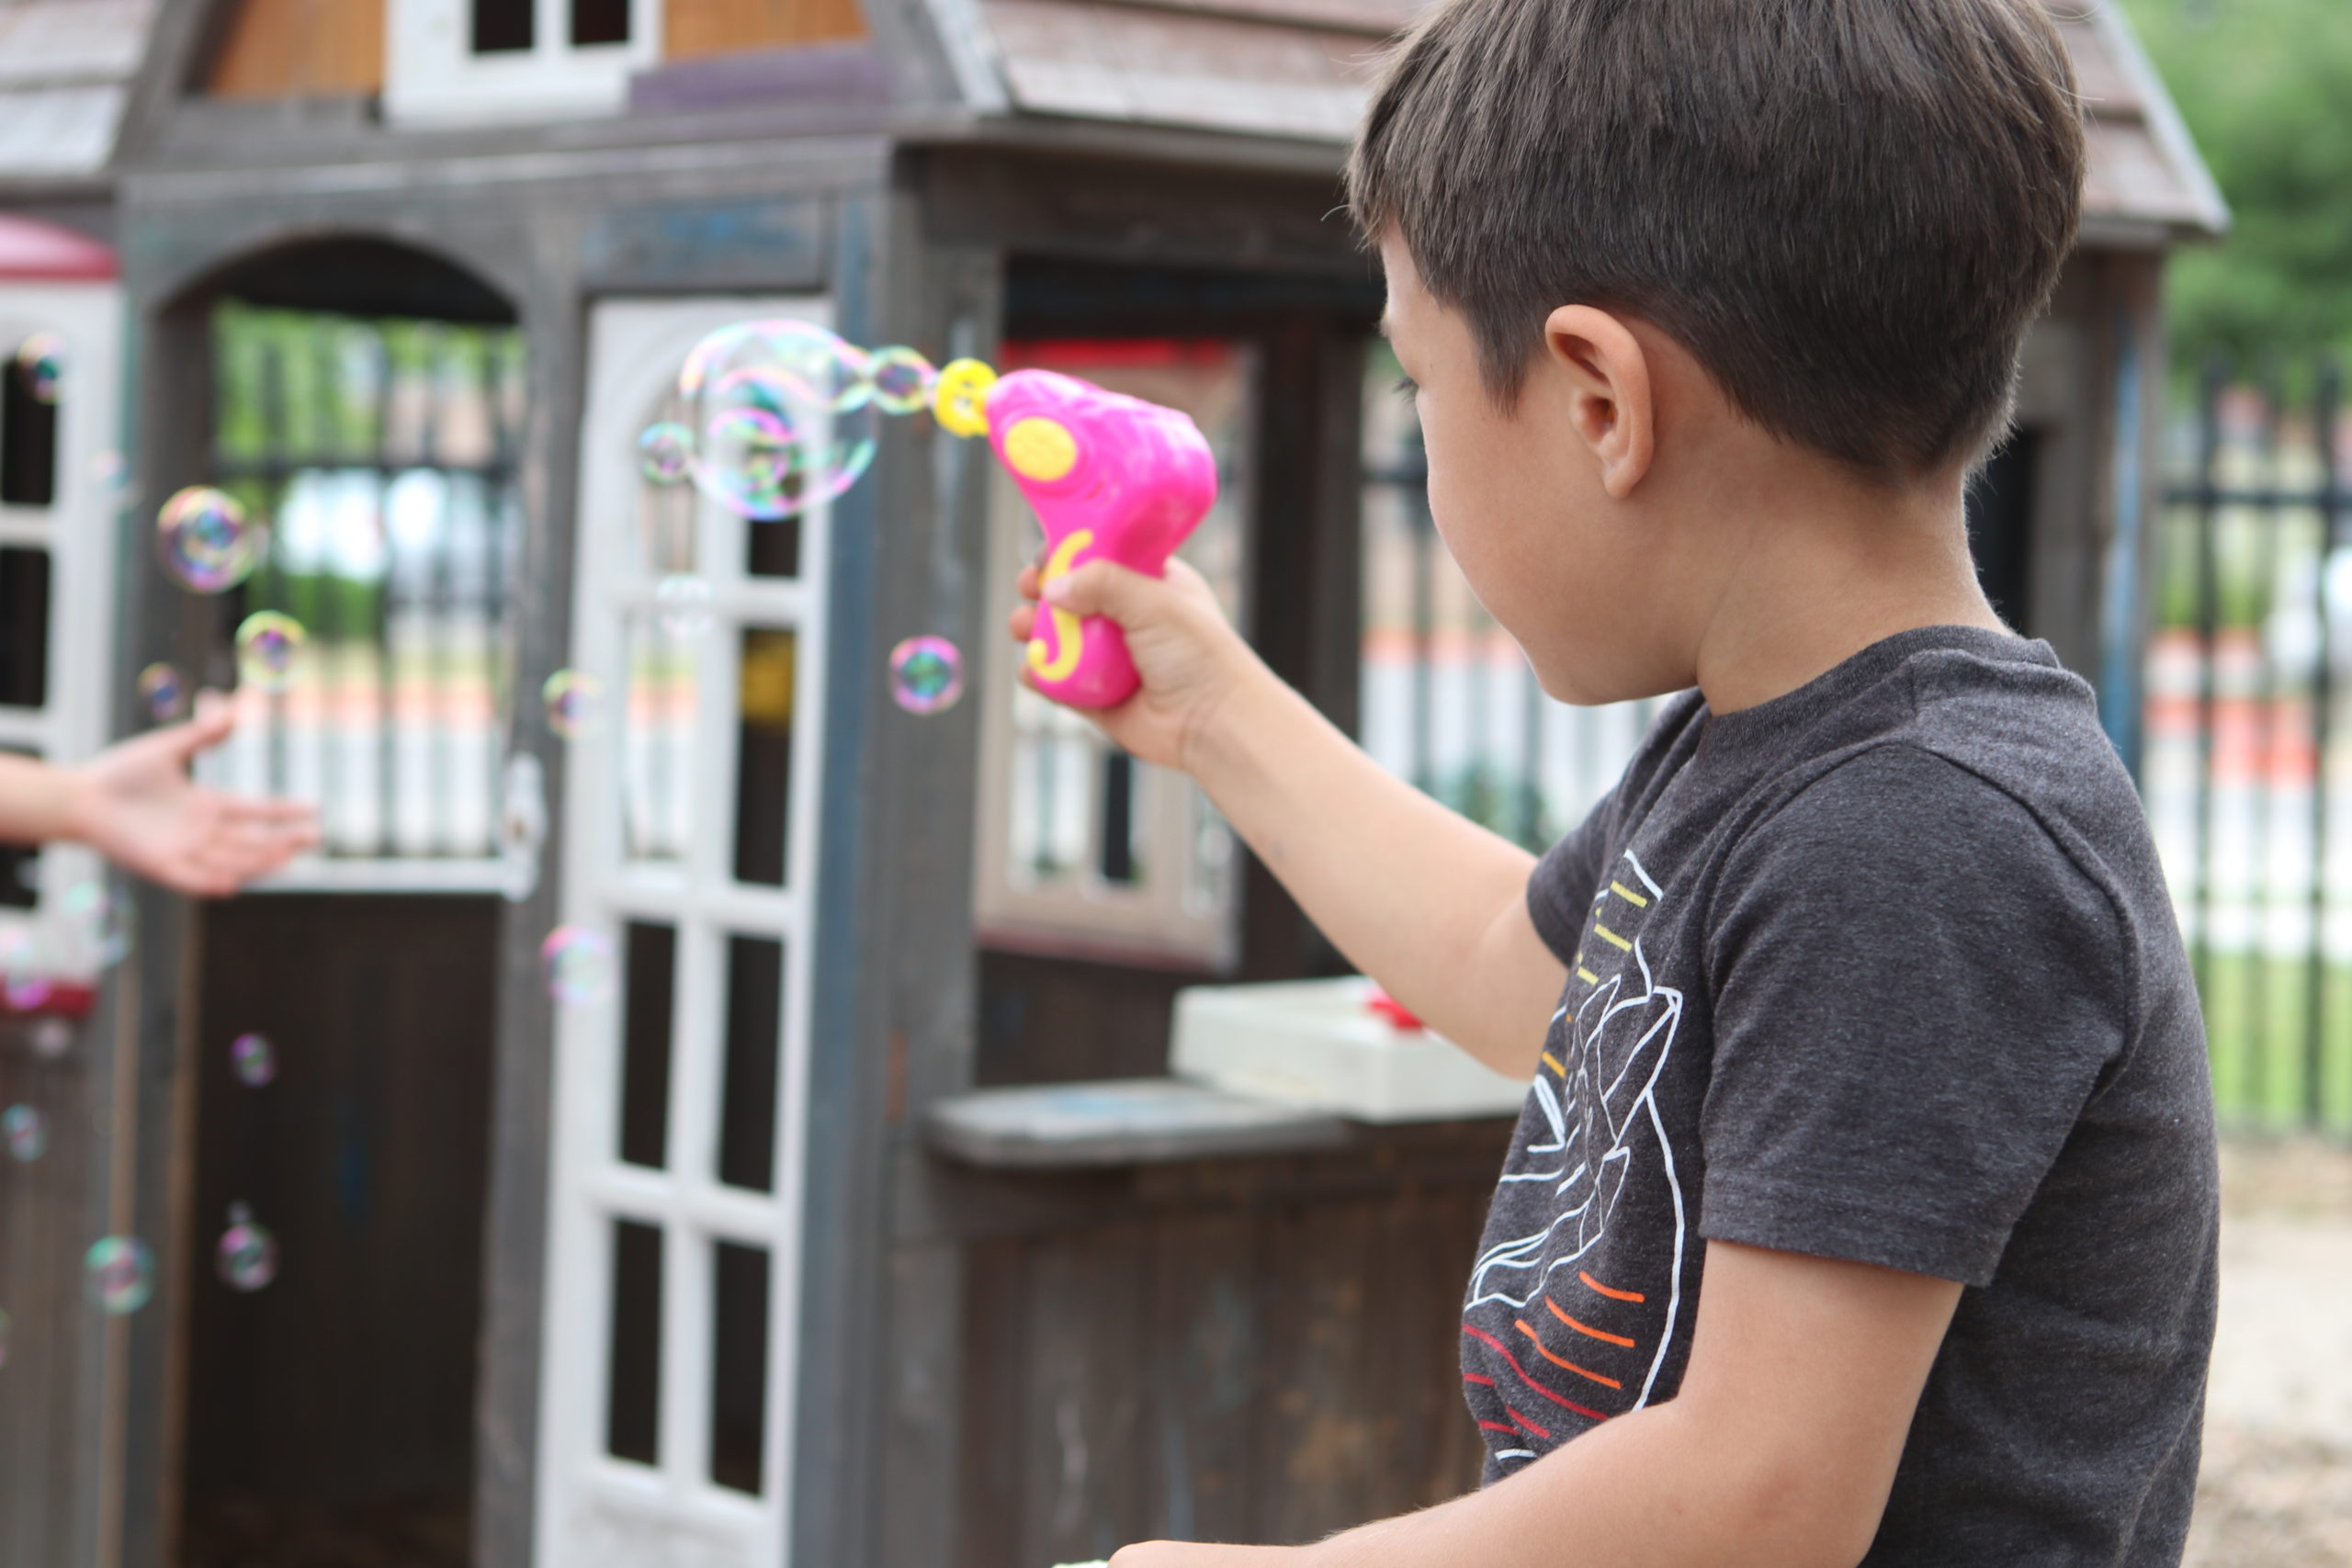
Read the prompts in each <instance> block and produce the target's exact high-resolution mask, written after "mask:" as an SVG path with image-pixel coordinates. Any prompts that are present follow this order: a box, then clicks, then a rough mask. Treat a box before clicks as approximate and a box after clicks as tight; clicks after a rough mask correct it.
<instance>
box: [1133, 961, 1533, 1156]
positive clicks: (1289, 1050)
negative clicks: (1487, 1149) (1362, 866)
mask: <svg viewBox="0 0 2352 1568" xmlns="http://www.w3.org/2000/svg"><path fill="white" fill-rule="evenodd" d="M1374 988H1375V987H1374V985H1373V983H1372V982H1371V981H1370V980H1367V979H1365V978H1363V977H1362V976H1351V977H1349V978H1347V979H1342V980H1284V981H1279V982H1276V983H1273V984H1271V985H1257V986H1193V987H1187V988H1186V989H1184V990H1182V991H1179V992H1178V993H1177V995H1176V1029H1175V1038H1174V1041H1173V1043H1172V1044H1171V1047H1170V1052H1169V1057H1170V1067H1169V1070H1170V1071H1171V1072H1173V1073H1174V1074H1175V1075H1176V1076H1177V1077H1184V1078H1191V1079H1193V1081H1194V1082H1196V1083H1204V1084H1208V1085H1210V1086H1212V1087H1214V1088H1216V1089H1225V1090H1227V1091H1228V1092H1230V1093H1234V1094H1244V1095H1249V1096H1251V1097H1253V1098H1255V1099H1259V1100H1273V1101H1276V1102H1279V1103H1281V1104H1285V1105H1298V1106H1310V1107H1313V1108H1314V1109H1316V1110H1318V1111H1332V1112H1335V1113H1337V1114H1339V1115H1341V1116H1346V1117H1348V1118H1350V1119H1351V1120H1353V1121H1357V1122H1441V1121H1449V1120H1453V1119H1455V1118H1460V1117H1471V1116H1505V1115H1515V1114H1517V1113H1518V1111H1519V1109H1520V1105H1521V1101H1523V1100H1525V1099H1526V1098H1527V1085H1526V1084H1524V1083H1520V1082H1516V1081H1514V1080H1512V1079H1510V1078H1507V1077H1503V1076H1502V1075H1501V1074H1499V1073H1496V1072H1492V1071H1490V1070H1488V1069H1487V1067H1486V1066H1482V1065H1481V1064H1480V1063H1478V1062H1477V1061H1476V1060H1475V1059H1473V1058H1472V1057H1471V1056H1470V1055H1468V1054H1467V1053H1465V1052H1464V1051H1461V1050H1459V1049H1457V1048H1456V1047H1454V1046H1453V1044H1451V1043H1448V1042H1447V1041H1446V1040H1444V1039H1443V1038H1442V1037H1441V1036H1439V1035H1437V1034H1434V1033H1431V1032H1429V1031H1427V1030H1414V1029H1399V1028H1398V1027H1397V1026H1396V1025H1395V1024H1393V1023H1391V1022H1390V1021H1388V1020H1387V1019H1385V1018H1384V1017H1382V1016H1381V1015H1380V1014H1379V1013H1376V1012H1374V1011H1373V1010H1372V1008H1371V1006H1370V1005H1369V1004H1370V1000H1371V998H1372V995H1373V992H1374Z"/></svg>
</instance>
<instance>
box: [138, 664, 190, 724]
mask: <svg viewBox="0 0 2352 1568" xmlns="http://www.w3.org/2000/svg"><path fill="white" fill-rule="evenodd" d="M139 700H140V702H141V703H142V704H144V705H146V708H147V716H148V717H150V718H152V719H153V720H154V721H155V722H156V723H157V724H169V723H171V722H172V721H173V720H174V719H175V718H178V717H179V716H182V715H183V714H185V713H187V681H186V680H185V679H183V678H182V676H181V675H180V672H179V670H178V668H177V666H175V665H170V664H150V665H149V666H147V668H146V669H144V670H141V671H140V672H139Z"/></svg>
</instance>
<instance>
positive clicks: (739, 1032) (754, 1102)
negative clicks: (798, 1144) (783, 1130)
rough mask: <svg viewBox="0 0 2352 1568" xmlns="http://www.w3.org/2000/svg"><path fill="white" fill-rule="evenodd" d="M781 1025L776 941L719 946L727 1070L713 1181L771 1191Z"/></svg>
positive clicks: (780, 962)
mask: <svg viewBox="0 0 2352 1568" xmlns="http://www.w3.org/2000/svg"><path fill="white" fill-rule="evenodd" d="M783 1019H784V943H782V942H778V941H776V940H775V938H774V937H761V936H739V937H730V938H729V939H728V942H727V1071H726V1077H725V1078H724V1080H723V1081H722V1083H721V1086H720V1093H721V1094H722V1095H723V1096H724V1097H725V1098H724V1099H723V1100H722V1101H721V1103H720V1105H719V1111H718V1179H719V1180H721V1181H723V1182H725V1183H726V1184H727V1185H728V1186H729V1187H747V1188H750V1189H752V1190H753V1191H757V1192H772V1191H774V1190H775V1096H776V1057H777V1047H778V1043H779V1039H780V1031H781V1029H782V1026H783Z"/></svg>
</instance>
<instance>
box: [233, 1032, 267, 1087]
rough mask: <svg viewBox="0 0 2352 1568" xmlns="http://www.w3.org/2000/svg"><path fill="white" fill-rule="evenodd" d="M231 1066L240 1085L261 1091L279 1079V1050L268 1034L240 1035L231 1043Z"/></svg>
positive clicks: (249, 1033)
mask: <svg viewBox="0 0 2352 1568" xmlns="http://www.w3.org/2000/svg"><path fill="white" fill-rule="evenodd" d="M229 1066H230V1067H231V1068H232V1070H233V1071H234V1072H235V1073H236V1075H237V1081H238V1082H239V1083H241V1084H243V1085H244V1086H245V1087H246V1088H247V1089H259V1088H261V1087H262V1086H263V1085H264V1084H266V1083H268V1082H269V1081H270V1080H271V1079H273V1078H275V1077H277V1047H276V1046H274V1045H272V1044H271V1043H269V1036H268V1035H266V1034H254V1033H251V1032H248V1033H244V1034H240V1035H238V1036H237V1037H236V1038H235V1039H234V1040H232V1041H230V1042H229Z"/></svg>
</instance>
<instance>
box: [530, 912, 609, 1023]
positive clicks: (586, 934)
mask: <svg viewBox="0 0 2352 1568" xmlns="http://www.w3.org/2000/svg"><path fill="white" fill-rule="evenodd" d="M539 963H540V964H541V965H542V966H543V967H544V968H545V970H546V972H547V981H548V996H549V997H551V998H554V999H555V1000H556V1001H557V1002H559V1003H560V1004H561V1005H563V1006H565V1007H586V1006H589V1005H590V1004H592V1003H595V1002H601V1001H603V1000H605V998H608V997H610V996H611V995H612V994H613V979H614V976H615V973H616V969H615V965H614V962H613V939H612V938H610V937H608V936H606V935H605V933H604V932H602V931H594V930H591V929H590V928H588V927H586V926H558V927H556V929H555V930H553V931H549V932H548V936H547V940H546V941H545V942H541V943H540V944H539Z"/></svg>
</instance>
